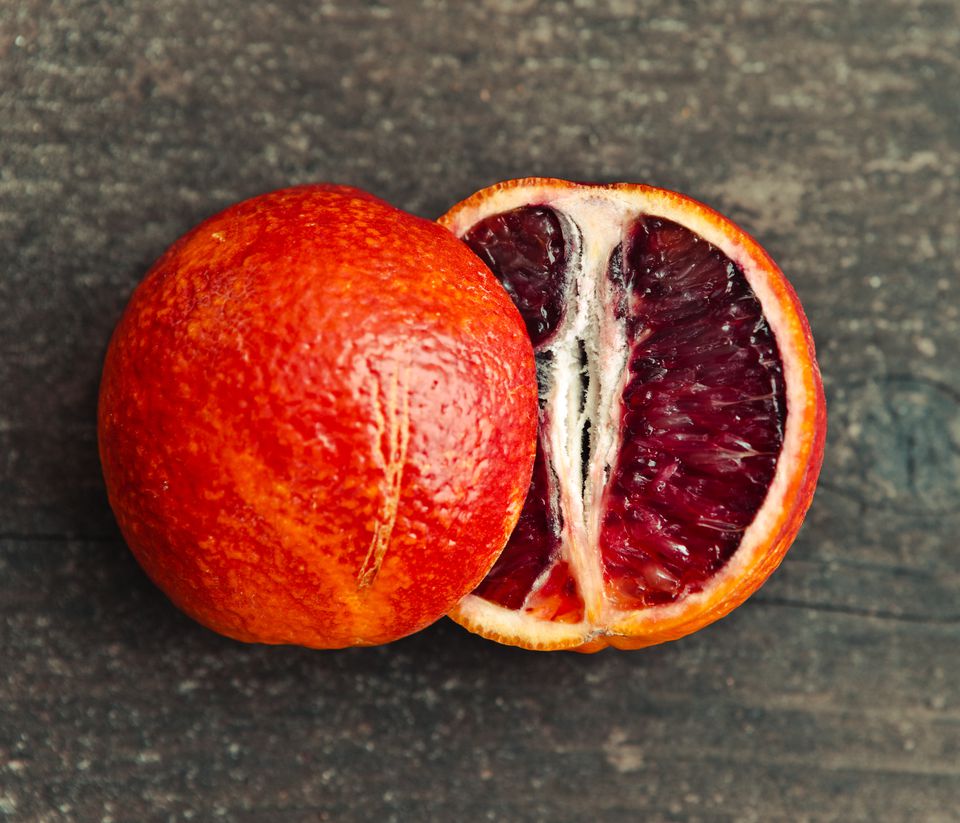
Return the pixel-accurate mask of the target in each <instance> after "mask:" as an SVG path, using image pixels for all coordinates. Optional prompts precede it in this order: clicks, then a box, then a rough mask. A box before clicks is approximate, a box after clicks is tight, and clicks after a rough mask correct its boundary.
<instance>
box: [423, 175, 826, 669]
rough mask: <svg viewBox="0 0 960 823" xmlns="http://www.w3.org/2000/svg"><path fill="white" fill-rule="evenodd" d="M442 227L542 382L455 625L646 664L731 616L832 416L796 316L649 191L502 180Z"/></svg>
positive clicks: (746, 246) (778, 532)
mask: <svg viewBox="0 0 960 823" xmlns="http://www.w3.org/2000/svg"><path fill="white" fill-rule="evenodd" d="M440 222H441V223H442V224H443V225H445V226H447V227H448V228H449V229H451V231H453V232H454V234H456V235H457V236H458V237H460V238H462V239H463V240H465V241H466V243H467V244H468V245H469V246H470V247H471V248H472V249H473V250H474V251H475V252H476V253H477V254H478V255H479V256H480V257H481V258H482V259H483V260H484V261H485V262H486V263H487V264H488V265H489V266H490V267H491V269H492V270H493V272H494V274H496V276H497V277H498V278H499V279H500V280H501V282H502V283H503V284H504V286H505V287H506V289H507V291H508V292H509V293H510V295H511V297H512V298H513V299H514V302H515V303H516V304H517V306H518V307H519V309H520V312H521V314H522V315H523V317H524V320H525V321H526V324H527V330H528V333H529V334H530V337H531V339H532V341H533V344H534V348H535V352H536V359H537V370H538V378H539V383H540V432H539V444H538V454H537V460H536V465H535V470H534V476H533V480H532V483H531V487H530V491H529V494H528V497H527V500H526V503H525V505H524V509H523V512H522V514H521V516H520V521H519V525H518V527H517V529H516V531H515V532H514V534H513V536H512V538H511V540H510V542H509V543H508V545H507V548H506V550H505V551H504V553H503V554H502V555H501V557H500V559H499V560H498V562H497V564H496V565H495V566H494V568H493V570H492V571H491V572H490V574H489V575H488V576H487V577H486V578H485V579H484V581H483V582H482V583H481V584H480V586H479V587H478V588H477V589H476V590H475V591H474V593H473V594H471V595H470V596H468V597H466V598H465V599H464V600H463V601H462V602H461V603H460V604H459V605H458V606H457V608H456V609H455V610H454V611H453V613H452V615H451V616H452V617H453V618H454V619H455V620H457V621H458V622H460V623H461V624H463V625H464V626H466V627H467V628H469V629H471V630H472V631H475V632H477V633H479V634H482V635H484V636H485V637H489V638H492V639H495V640H499V641H501V642H504V643H510V644H515V645H518V646H523V647H526V648H531V649H562V648H571V649H579V650H581V651H595V650H597V649H600V648H603V647H605V646H607V645H613V646H617V647H620V648H638V647H641V646H647V645H651V644H654V643H659V642H662V641H665V640H671V639H675V638H677V637H681V636H683V635H685V634H688V633H689V632H692V631H695V630H696V629H698V628H700V627H702V626H704V625H706V624H708V623H710V622H712V621H714V620H716V619H718V618H719V617H721V616H723V615H724V614H726V613H727V612H729V611H730V610H731V609H733V608H735V607H736V606H737V605H739V604H740V603H741V602H743V600H745V599H746V598H747V597H748V596H749V595H750V594H751V593H752V592H753V591H755V590H756V589H757V588H758V587H759V586H760V585H761V584H762V583H763V581H764V580H765V579H766V578H767V577H768V576H769V575H770V573H771V572H772V571H773V570H774V568H775V567H776V566H777V565H778V564H779V562H780V561H781V559H782V558H783V555H784V553H785V552H786V550H787V548H788V547H789V546H790V543H791V542H792V540H793V538H794V536H795V535H796V532H797V530H798V529H799V527H800V524H801V521H802V520H803V516H804V514H805V512H806V510H807V508H808V506H809V505H810V502H811V499H812V497H813V491H814V486H815V484H816V478H817V474H818V472H819V468H820V463H821V460H822V456H823V443H824V435H825V429H826V411H825V405H824V398H823V389H822V385H821V380H820V374H819V370H818V367H817V363H816V359H815V355H814V349H813V340H812V338H811V335H810V330H809V327H808V325H807V321H806V318H805V317H804V314H803V311H802V309H801V307H800V303H799V301H798V300H797V297H796V295H795V293H794V291H793V289H792V288H791V287H790V285H789V284H788V283H787V281H786V279H785V278H784V277H783V274H782V273H781V272H780V270H779V269H778V268H777V266H776V265H775V264H774V263H773V261H772V260H771V259H770V257H769V256H768V255H767V254H766V253H765V252H764V251H763V249H761V248H760V246H759V245H758V244H757V243H756V242H755V241H754V240H753V239H752V238H750V237H749V236H748V235H747V234H746V233H745V232H743V231H742V230H741V229H739V228H738V227H737V226H735V225H734V224H733V223H731V222H730V221H729V220H727V219H725V218H724V217H722V216H721V215H719V214H717V213H716V212H714V211H712V210H711V209H709V208H707V207H706V206H704V205H702V204H700V203H698V202H696V201H694V200H691V199H689V198H687V197H684V196H682V195H679V194H675V193H673V192H669V191H665V190H662V189H656V188H652V187H649V186H642V185H626V184H624V185H608V186H590V185H579V184H574V183H569V182H566V181H562V180H550V179H526V180H515V181H511V182H507V183H503V184H500V185H497V186H493V187H491V188H489V189H485V190H483V191H481V192H479V193H477V194H475V195H473V196H472V197H470V198H468V199H467V200H465V201H464V202H462V203H460V204H459V205H457V206H455V207H454V208H453V209H451V211H450V212H448V213H447V214H446V215H444V217H442V218H441V220H440Z"/></svg>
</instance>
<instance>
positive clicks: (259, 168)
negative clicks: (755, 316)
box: [0, 0, 960, 823]
mask: <svg viewBox="0 0 960 823" xmlns="http://www.w3.org/2000/svg"><path fill="white" fill-rule="evenodd" d="M958 55H960V6H958V4H957V3H955V2H951V0H939V1H937V0H930V2H922V1H919V0H883V1H882V2H870V3H867V2H862V3H830V2H743V3H722V2H719V1H716V2H697V3H680V2H666V3H632V2H624V0H610V2H601V3H591V2H579V0H571V1H570V2H543V3H537V2H533V1H532V0H525V1H524V2H520V1H519V0H518V1H517V2H506V0H499V1H498V0H477V2H473V3H460V2H453V0H433V1H432V2H430V1H428V0H423V1H422V2H416V1H415V0H401V1H398V2H389V3H388V2H383V3H379V4H377V3H370V2H355V0H303V1H302V2H279V0H276V1H275V2H263V3H242V2H233V3H214V2H207V1H206V0H204V1H203V2H196V1H195V0H132V1H131V2H127V3H110V2H70V1H69V0H59V1H57V0H22V2H17V0H5V2H3V3H2V4H0V294H2V298H0V301H2V302H0V305H2V312H0V393H2V400H0V461H2V462H0V465H2V470H0V531H2V538H0V819H6V818H9V819H11V820H18V821H20V820H23V821H60V820H83V821H86V820H93V821H101V820H102V821H111V820H112V821H128V820H129V821H148V820H176V821H179V820H188V819H192V820H215V819H223V820H237V821H299V820H317V819H320V820H336V821H353V820H358V821H365V820H396V821H421V820H437V821H473V820H503V821H540V820H544V821H552V822H553V823H558V822H559V821H580V820H583V821H621V820H625V821H633V820H643V821H718V823H719V822H720V821H943V822H944V823H945V822H946V821H955V820H958V819H960V596H958V595H960V548H958V537H957V535H958V532H960V514H958V511H960V356H958V353H957V350H958V347H960V308H958V307H960V269H958V260H960V220H958V216H960V92H958V89H960V56H958ZM528 174H552V175H556V176H561V177H569V178H573V179H581V180H631V181H645V182H651V183H656V184H660V185H664V186H668V187H672V188H676V189H679V190H681V191H685V192H687V193H689V194H691V195H693V196H696V197H699V198H701V199H704V200H706V201H707V202H709V203H711V204H713V205H715V206H716V207H718V208H720V209H721V210H722V211H725V212H726V213H728V214H729V215H730V216H731V217H733V218H734V219H735V220H737V221H739V222H741V223H742V224H743V225H744V226H745V227H746V228H748V230H751V231H752V232H753V233H755V234H756V235H757V236H758V237H759V238H760V239H761V241H762V242H763V243H764V244H765V245H766V246H767V248H768V249H769V250H770V251H771V252H772V254H773V255H774V257H775V258H776V259H777V260H778V261H779V262H780V263H781V265H782V267H783V268H784V270H785V271H786V272H787V273H788V275H789V276H790V278H791V279H792V281H793V283H794V284H795V286H796V288H797V290H798V292H799V293H800V296H801V298H802V299H803V301H804V304H805V306H806V307H807V309H808V312H809V315H810V319H811V322H812V325H813V328H814V332H815V335H816V339H817V342H818V345H819V351H820V355H821V363H822V367H823V372H824V378H825V382H826V388H827V395H828V401H829V404H830V413H831V429H830V435H829V440H828V449H827V457H826V464H825V467H824V473H823V481H822V483H821V487H820V490H819V492H818V495H817V498H816V500H815V502H814V505H813V509H812V511H811V513H810V516H809V517H808V520H807V523H806V525H805V527H804V529H803V531H802V532H801V535H800V537H799V539H798V541H797V543H796V544H795V546H794V548H793V549H792V551H791V553H790V554H789V556H788V558H787V560H786V562H785V564H784V566H783V567H782V568H781V570H780V571H779V572H778V573H777V574H776V575H775V576H774V577H773V579H772V580H771V581H770V582H769V584H768V585H767V586H766V587H765V588H764V589H763V590H762V591H761V592H760V593H759V594H758V595H757V596H756V597H754V598H753V599H752V600H751V601H749V602H748V603H747V604H746V605H745V606H744V607H742V608H741V609H739V610H738V611H737V612H736V613H734V614H733V615H732V616H731V617H729V618H728V619H726V620H724V621H722V622H721V623H719V624H717V625H715V626H713V627H711V628H708V629H706V630H705V631H703V632H701V633H699V634H698V635H695V636H693V637H690V638H688V639H686V640H683V641H680V642H678V643H674V644H671V645H667V646H663V647H659V648H655V649H651V650H648V651H642V652H634V653H625V654H624V653H621V654H618V653H616V652H606V653H602V654H600V655H597V656H593V657H584V656H577V655H572V654H562V653H557V654H552V655H537V654H532V653H525V652H521V651H517V650H513V649H508V648H503V647H499V646H497V645H494V644H491V643H488V642H485V641H483V640H480V639H478V638H475V637H473V636H471V635H469V634H467V633H466V632H464V631H462V630H461V629H459V628H458V627H456V626H454V625H452V624H450V623H449V622H446V621H443V622H441V623H440V624H437V625H436V626H434V627H432V628H431V629H429V630H427V631H425V632H423V633H422V634H420V635H418V636H416V637H413V638H410V639H408V640H405V641H402V642H399V643H397V644H395V645H393V646H390V647H385V648H378V649H370V650H350V651H344V652H337V653H317V652H310V651H305V650H299V649H291V648H260V647H248V646H243V645H240V644H237V643H234V642H231V641H228V640H225V639H222V638H220V637H217V636H215V635H213V634H211V633H209V632H207V631H206V630H204V629H202V628H200V627H199V626H197V625H194V624H193V623H191V622H190V621H189V620H188V619H187V618H185V617H183V616H181V615H180V614H179V613H178V612H177V611H176V610H175V609H174V608H173V607H172V606H171V605H169V604H168V603H167V601H166V600H165V599H164V597H163V596H162V595H161V594H159V592H157V591H156V590H155V589H154V588H153V587H152V586H151V584H150V583H149V582H148V581H147V580H146V578H145V577H144V575H143V574H142V573H141V572H140V570H139V568H138V567H137V566H136V564H135V563H134V561H133V560H132V559H131V557H130V556H129V554H128V552H127V550H126V549H125V547H124V545H123V543H122V541H121V540H120V539H119V536H118V533H117V530H116V527H115V525H114V522H113V519H112V516H111V514H110V511H109V509H108V506H107V504H106V501H105V498H104V493H103V489H102V485H101V480H100V475H99V466H98V461H97V456H96V449H95V429H94V410H95V399H96V389H97V380H98V374H99V368H100V363H101V358H102V356H103V352H104V348H105V346H106V342H107V339H108V336H109V334H110V331H111V329H112V327H113V325H114V323H115V322H116V320H117V318H118V315H119V312H120V311H121V309H122V307H123V305H124V303H125V301H126V299H127V297H128V296H129V294H130V291H131V289H132V288H133V287H134V285H135V284H136V283H137V281H138V279H139V278H140V277H141V276H142V275H143V273H144V272H145V270H146V268H147V267H148V265H149V264H150V263H151V261H152V260H153V259H154V258H155V257H156V256H157V255H158V254H159V253H160V252H161V251H162V250H163V249H164V248H165V246H166V245H167V244H168V243H170V242H171V241H172V240H173V239H175V238H176V237H177V236H178V235H179V234H180V233H182V232H183V231H184V230H186V229H187V228H189V227H190V226H191V225H192V224H193V223H194V222H195V221H197V220H198V219H200V218H202V217H204V216H205V215H208V214H210V213H212V212H214V211H216V210H218V209H220V208H221V207H223V206H225V205H227V204H228V203H230V202H232V201H235V200H237V199H240V198H242V197H245V196H248V195H252V194H254V193H257V192H261V191H264V190H267V189H271V188H275V187H279V186H282V185H285V184H289V183H293V182H301V181H309V180H336V181H341V182H346V183H351V184H354V185H359V186H361V187H365V188H368V189H370V190H372V191H374V192H376V193H377V194H379V195H381V196H383V197H385V198H386V199H388V200H390V201H392V202H393V203H395V204H396V205H399V206H402V207H405V208H407V209H410V210H412V211H415V212H417V213H420V214H423V215H428V216H436V215H437V214H439V213H441V212H443V211H444V210H445V209H446V208H447V207H448V206H449V205H450V204H451V203H453V202H456V201H457V200H459V199H460V198H462V197H464V196H466V195H467V194H469V193H470V192H472V191H473V190H475V189H477V188H479V187H481V186H483V185H486V184H489V183H491V182H494V181H497V180H500V179H504V178H507V177H511V176H520V175H528Z"/></svg>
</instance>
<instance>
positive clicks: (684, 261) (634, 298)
mask: <svg viewBox="0 0 960 823" xmlns="http://www.w3.org/2000/svg"><path fill="white" fill-rule="evenodd" d="M616 262H617V261H616V260H614V265H612V266H611V270H610V276H611V277H612V278H613V280H614V283H615V284H619V285H620V286H621V288H622V289H623V292H622V295H623V298H624V299H622V301H621V302H620V307H619V308H620V310H621V311H622V313H623V316H624V320H625V322H626V326H627V337H628V340H630V341H631V350H630V356H629V379H628V381H627V384H626V387H625V389H624V392H623V397H622V406H621V408H622V412H621V432H622V445H621V448H620V452H619V454H618V456H617V460H616V463H615V465H614V467H613V471H612V473H611V476H610V480H609V482H608V484H607V489H606V494H605V500H604V505H605V512H604V516H603V528H602V531H601V535H600V551H601V555H602V557H603V563H604V573H605V576H606V578H607V579H608V580H609V581H610V583H611V588H613V589H614V590H615V591H616V592H618V593H619V594H620V595H622V596H623V599H624V600H625V601H626V602H625V603H624V605H625V606H629V607H634V608H635V607H638V606H652V605H658V604H662V603H668V602H670V601H672V600H675V599H676V598H677V597H678V596H679V595H680V594H681V593H684V592H689V591H697V590H699V589H701V588H702V587H703V584H704V583H705V582H706V581H707V580H708V579H709V578H710V577H712V576H713V575H714V574H715V573H716V572H717V571H718V570H719V569H720V568H721V567H722V566H723V564H724V563H726V562H727V560H729V559H730V556H731V555H732V554H733V552H734V551H735V550H736V548H737V547H738V546H739V545H740V541H741V538H742V537H743V532H744V529H745V528H746V527H747V526H748V525H749V524H750V522H751V521H752V520H753V518H754V515H755V514H756V513H757V510H758V509H759V508H760V506H761V505H762V503H763V501H764V498H765V497H766V493H767V489H768V488H769V486H770V482H771V481H772V480H773V474H774V470H775V469H776V465H777V457H778V455H779V453H780V448H781V446H782V445H783V428H784V420H785V414H786V400H785V387H784V381H783V366H782V363H781V360H780V354H779V352H778V350H777V345H776V341H775V340H774V337H773V334H772V332H771V331H770V327H769V326H768V325H767V322H766V320H765V319H764V317H763V313H762V311H761V308H760V304H759V302H758V301H757V299H756V297H755V296H754V294H753V291H752V289H751V288H750V285H749V284H748V283H747V280H746V278H745V277H744V275H743V272H742V271H740V269H739V268H738V267H737V266H736V265H734V263H733V262H732V261H731V260H730V259H729V258H727V257H726V256H725V255H724V254H723V253H722V252H721V251H720V250H719V249H717V248H715V247H714V246H712V245H710V244H709V243H706V242H705V241H703V240H702V239H701V238H699V237H698V236H697V235H695V234H694V233H693V232H691V231H690V230H689V229H686V228H683V227H682V226H679V225H677V224H676V223H671V222H670V221H667V220H663V219H658V218H641V219H640V220H639V221H638V222H637V224H636V225H635V226H634V228H633V230H632V231H631V232H630V233H629V234H628V237H627V241H626V252H625V253H624V254H623V259H622V269H621V270H620V271H617V266H616Z"/></svg>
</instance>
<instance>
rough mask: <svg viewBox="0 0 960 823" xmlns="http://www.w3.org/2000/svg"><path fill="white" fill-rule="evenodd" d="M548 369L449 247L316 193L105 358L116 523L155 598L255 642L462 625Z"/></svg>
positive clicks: (202, 270) (284, 203)
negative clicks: (457, 608)
mask: <svg viewBox="0 0 960 823" xmlns="http://www.w3.org/2000/svg"><path fill="white" fill-rule="evenodd" d="M536 391H537V388H536V378H535V372H534V360H533V352H532V349H531V345H530V341H529V339H528V337H527V335H526V332H525V330H524V325H523V321H522V319H521V317H520V315H519V313H518V312H517V310H516V309H515V308H514V306H513V305H512V303H511V302H510V300H509V298H508V297H507V295H506V293H505V292H504V290H503V288H502V287H501V286H500V284H499V283H497V281H496V280H495V279H494V278H493V276H492V275H491V274H490V272H489V271H488V270H487V269H486V268H485V267H484V266H483V265H482V264H481V263H480V262H479V261H478V260H477V258H476V257H475V256H474V255H473V254H472V253H471V252H470V251H469V249H467V247H466V246H464V245H463V244H462V243H461V242H460V241H458V240H456V239H455V238H454V237H453V236H451V235H450V233H449V232H447V231H446V230H445V229H443V228H441V227H440V226H438V225H436V224H435V223H431V222H428V221H426V220H421V219H419V218H416V217H413V216H411V215H409V214H406V213H404V212H401V211H399V210H397V209H395V208H393V207H391V206H389V205H387V204H386V203H384V202H383V201H381V200H378V199H376V198H374V197H372V196H370V195H367V194H365V193H363V192H360V191H357V190H354V189H348V188H343V187H335V186H303V187H297V188H291V189H287V190H282V191H278V192H273V193H271V194H267V195H264V196H261V197H256V198H253V199H252V200H247V201H245V202H243V203H240V204H238V205H235V206H232V207H230V208H228V209H227V210H226V211H224V212H222V213H221V214H218V215H217V216H215V217H212V218H210V219H209V220H207V221H206V222H204V223H202V224H201V225H199V226H197V227H196V228H195V229H193V230H192V231H191V232H189V233H188V234H187V235H186V236H184V237H183V238H181V239H180V240H179V241H178V242H177V243H175V244H174V245H173V246H172V247H171V248H170V249H169V250H168V251H167V252H166V253H165V254H164V255H163V257H161V259H160V260H159V261H158V262H157V263H156V264H155V265H154V267H153V268H152V270H151V271H150V272H149V274H148V275H147V277H146V279H145V280H144V282H143V283H142V284H141V285H140V286H139V288H138V289H137V290H136V292H135V293H134V295H133V297H132V299H131V301H130V304H129V306H128V308H127V310H126V312H125V314H124V315H123V318H122V319H121V321H120V324H119V326H118V327H117V329H116V331H115V333H114V336H113V339H112V341H111V343H110V347H109V350H108V352H107V357H106V363H105V366H104V372H103V380H102V385H101V391H100V406H99V442H100V454H101V458H102V462H103V469H104V476H105V478H106V485H107V490H108V492H109V497H110V502H111V504H112V506H113V509H114V511H115V513H116V516H117V520H118V521H119V524H120V528H121V529H122V531H123V534H124V536H125V538H126V540H127V542H128V543H129V545H130V548H131V549H132V550H133V552H134V554H135V555H136V557H137V559H138V560H139V561H140V563H141V564H142V565H143V567H144V569H146V571H147V573H148V574H149V575H150V577H151V578H152V579H153V580H154V581H155V582H156V583H157V584H158V585H159V586H160V587H161V588H162V589H163V590H164V591H165V592H166V593H167V594H168V595H169V596H170V598H171V599H172V600H173V601H174V602H175V603H176V604H177V605H178V606H179V607H180V608H181V609H183V610H184V611H185V612H187V613H188V614H189V615H191V616H192V617H194V618H196V619H197V620H199V621H200V622H201V623H204V624H205V625H207V626H209V627H210V628H212V629H215V630H216V631H218V632H222V633H223V634H226V635H229V636H230V637H234V638H237V639H240V640H246V641H259V642H264V643H296V644H302V645H306V646H313V647H320V648H332V647H341V646H347V645H351V644H372V643H383V642H387V641H390V640H393V639H395V638H397V637H400V636H403V635H406V634H409V633H410V632H413V631H416V630H417V629H420V628H422V627H423V626H425V625H427V624H428V623H430V622H431V621H433V620H436V619H437V618H439V617H440V616H442V615H443V614H445V613H446V612H447V611H449V609H450V608H451V606H452V605H453V604H454V603H455V602H456V601H457V600H459V599H460V598H461V597H463V595H464V594H466V593H467V592H469V591H470V590H471V589H472V588H473V587H474V586H476V584H477V583H479V581H480V580H481V579H482V578H483V576H484V575H485V574H486V573H487V571H488V570H489V569H490V567H491V565H492V564H493V562H494V560H495V559H496V557H497V555H498V554H499V552H500V551H501V549H502V548H503V545H504V543H505V542H506V540H507V537H508V535H509V534H510V531H511V529H512V528H513V525H514V523H515V522H516V520H517V517H518V515H519V512H520V508H521V506H522V503H523V499H524V495H525V492H526V488H527V486H528V485H529V481H530V474H531V470H532V465H533V460H534V452H535V442H536V427H537V411H536V410H537V401H536V397H537V394H536Z"/></svg>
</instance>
